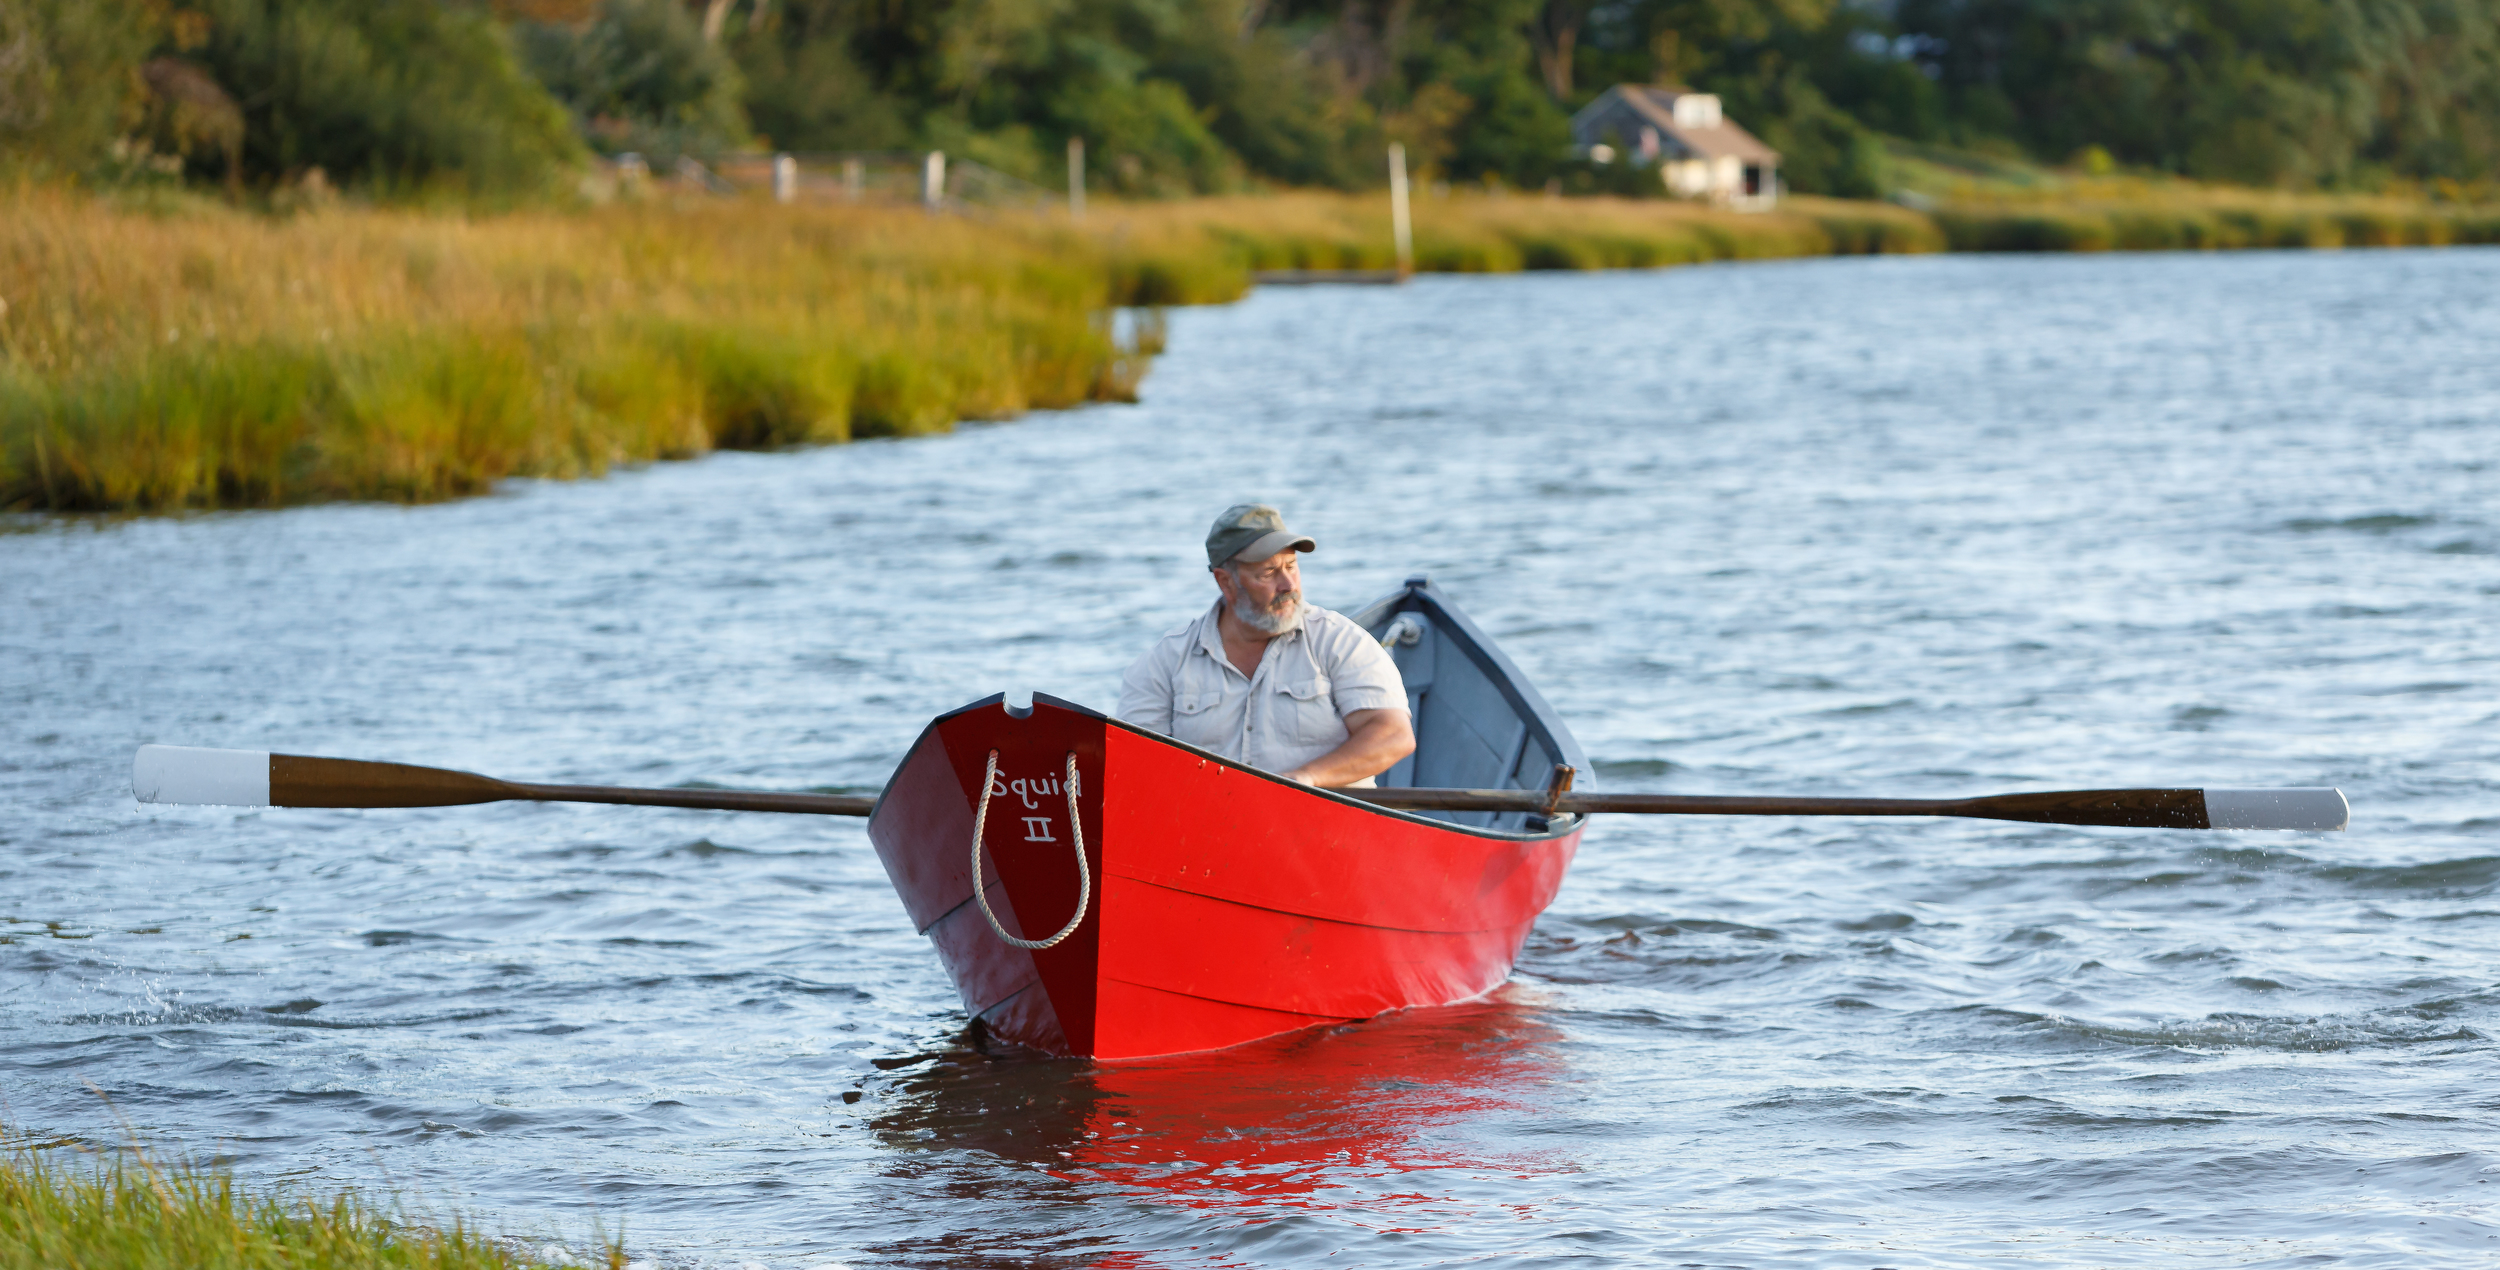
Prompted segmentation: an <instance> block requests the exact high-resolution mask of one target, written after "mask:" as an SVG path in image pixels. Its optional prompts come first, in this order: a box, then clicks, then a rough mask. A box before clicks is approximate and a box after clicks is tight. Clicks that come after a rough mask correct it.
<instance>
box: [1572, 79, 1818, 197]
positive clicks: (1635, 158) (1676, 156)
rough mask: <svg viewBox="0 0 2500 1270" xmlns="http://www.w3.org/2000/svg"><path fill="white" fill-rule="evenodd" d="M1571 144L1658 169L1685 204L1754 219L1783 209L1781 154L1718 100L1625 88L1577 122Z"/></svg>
mask: <svg viewBox="0 0 2500 1270" xmlns="http://www.w3.org/2000/svg"><path fill="white" fill-rule="evenodd" d="M1571 144H1572V147H1573V149H1574V150H1575V151H1577V152H1578V153H1579V154H1581V155H1583V156H1585V157H1587V158H1592V159H1596V160H1597V161H1599V162H1601V163H1616V162H1630V163H1633V164H1635V165H1637V166H1640V167H1650V166H1653V165H1654V166H1656V167H1657V168H1658V178H1659V179H1660V180H1661V181H1663V182H1665V183H1666V187H1667V189H1668V191H1669V192H1670V193H1674V194H1677V195H1681V196H1683V197H1685V198H1702V199H1708V200H1710V201H1711V202H1713V203H1722V204H1725V205H1727V206H1729V207H1734V208H1738V209H1740V210H1746V211H1755V210H1760V209H1764V208H1768V207H1770V206H1772V205H1773V204H1775V203H1777V202H1778V201H1779V162H1780V156H1779V151H1777V150H1774V149H1772V148H1771V147H1769V146H1766V145H1764V144H1762V142H1761V141H1760V140H1758V139H1756V138H1755V137H1754V135H1753V134H1752V133H1750V132H1747V131H1745V130H1744V129H1743V128H1740V127H1738V126H1736V124H1734V123H1733V122H1730V121H1729V119H1728V118H1727V116H1726V115H1724V114H1722V113H1721V112H1720V110H1719V98H1718V95H1717V94H1715V93H1697V92H1693V91H1692V90H1690V89H1684V88H1654V87H1651V86H1649V85H1646V84H1617V85H1615V86H1614V87H1612V88H1609V89H1607V90H1606V91H1605V92H1603V93H1600V94H1598V97H1597V100H1595V101H1593V102H1590V103H1589V104H1588V105H1586V106H1583V107H1581V108H1580V113H1578V114H1576V115H1573V116H1572V117H1571Z"/></svg>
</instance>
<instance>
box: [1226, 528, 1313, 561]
mask: <svg viewBox="0 0 2500 1270" xmlns="http://www.w3.org/2000/svg"><path fill="white" fill-rule="evenodd" d="M1287 550H1291V551H1317V550H1319V544H1318V543H1316V542H1313V541H1311V540H1310V539H1308V538H1305V537H1303V536H1302V535H1300V534H1297V533H1295V532H1294V531H1292V530H1290V529H1278V530H1273V531H1270V532H1268V533H1264V534H1261V535H1259V537H1258V539H1257V541H1255V542H1252V543H1251V544H1250V545H1249V546H1247V547H1244V548H1242V549H1241V550H1239V551H1236V552H1234V553H1233V559H1235V560H1239V561H1241V562H1242V563H1243V564H1257V563H1258V562H1260V561H1262V560H1265V559H1267V558H1268V557H1269V556H1272V555H1275V554H1276V553H1277V552H1279V551H1287Z"/></svg>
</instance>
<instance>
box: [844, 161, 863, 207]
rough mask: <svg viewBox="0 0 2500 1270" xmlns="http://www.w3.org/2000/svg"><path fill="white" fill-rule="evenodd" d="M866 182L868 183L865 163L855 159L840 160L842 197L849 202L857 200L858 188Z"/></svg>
mask: <svg viewBox="0 0 2500 1270" xmlns="http://www.w3.org/2000/svg"><path fill="white" fill-rule="evenodd" d="M866 184H868V169H867V165H865V164H863V163H861V162H860V161H859V160H857V159H844V160H843V161H842V197H843V198H844V199H845V200H847V201H849V202H853V203H856V202H858V201H859V194H860V188H861V187H862V186H865V185H866Z"/></svg>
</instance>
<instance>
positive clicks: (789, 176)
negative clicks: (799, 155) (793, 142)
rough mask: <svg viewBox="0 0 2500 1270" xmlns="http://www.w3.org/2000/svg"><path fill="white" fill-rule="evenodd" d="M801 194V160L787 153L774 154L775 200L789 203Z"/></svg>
mask: <svg viewBox="0 0 2500 1270" xmlns="http://www.w3.org/2000/svg"><path fill="white" fill-rule="evenodd" d="M798 196H799V161H798V160H796V159H793V158H791V157H790V156H789V155H786V154H776V155H774V156H773V201H774V202H776V203H787V202H789V201H790V200H792V199H794V198H797V197H798Z"/></svg>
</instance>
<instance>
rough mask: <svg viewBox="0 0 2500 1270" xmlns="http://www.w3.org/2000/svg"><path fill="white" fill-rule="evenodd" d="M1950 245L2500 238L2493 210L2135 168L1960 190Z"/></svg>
mask: <svg viewBox="0 0 2500 1270" xmlns="http://www.w3.org/2000/svg"><path fill="white" fill-rule="evenodd" d="M1934 217H1935V221H1936V224H1937V227H1938V228H1939V229H1940V230H1942V231H1943V234H1944V237H1945V240H1946V242H1947V243H1948V244H1950V246H1951V248H1952V250H1955V251H2232V250H2248V249H2265V248H2276V249H2280V248H2312V249H2332V248H2339V247H2442V246H2448V245H2450V244H2460V243H2490V242H2500V211H2494V210H2493V209H2490V208H2478V207H2470V206H2460V205H2455V204H2441V203H2431V202H2425V201H2422V200H2418V199H2403V198H2387V197H2372V196H2362V195H2331V194H2295V193H2288V192H2275V191H2265V190H2249V189H2238V188H2232V187H2226V186H2207V185H2198V184H2196V183H2193V182H2188V181H2177V180H2166V179H2161V180H2156V179H2148V178H2141V177H2116V178H2107V179H2098V180H2095V179H2067V180H2064V181H2062V182H2060V183H2059V184H2057V185H2055V186H2053V187H2043V188H2040V189H2037V190H2031V191H1995V192H1990V193H1979V192H1972V191H1966V192H1964V193H1962V194H1960V195H1958V196H1955V197H1953V198H1951V199H1949V200H1948V201H1946V202H1944V203H1943V204H1942V205H1941V206H1939V207H1938V208H1937V209H1936V210H1935V212H1934Z"/></svg>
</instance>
